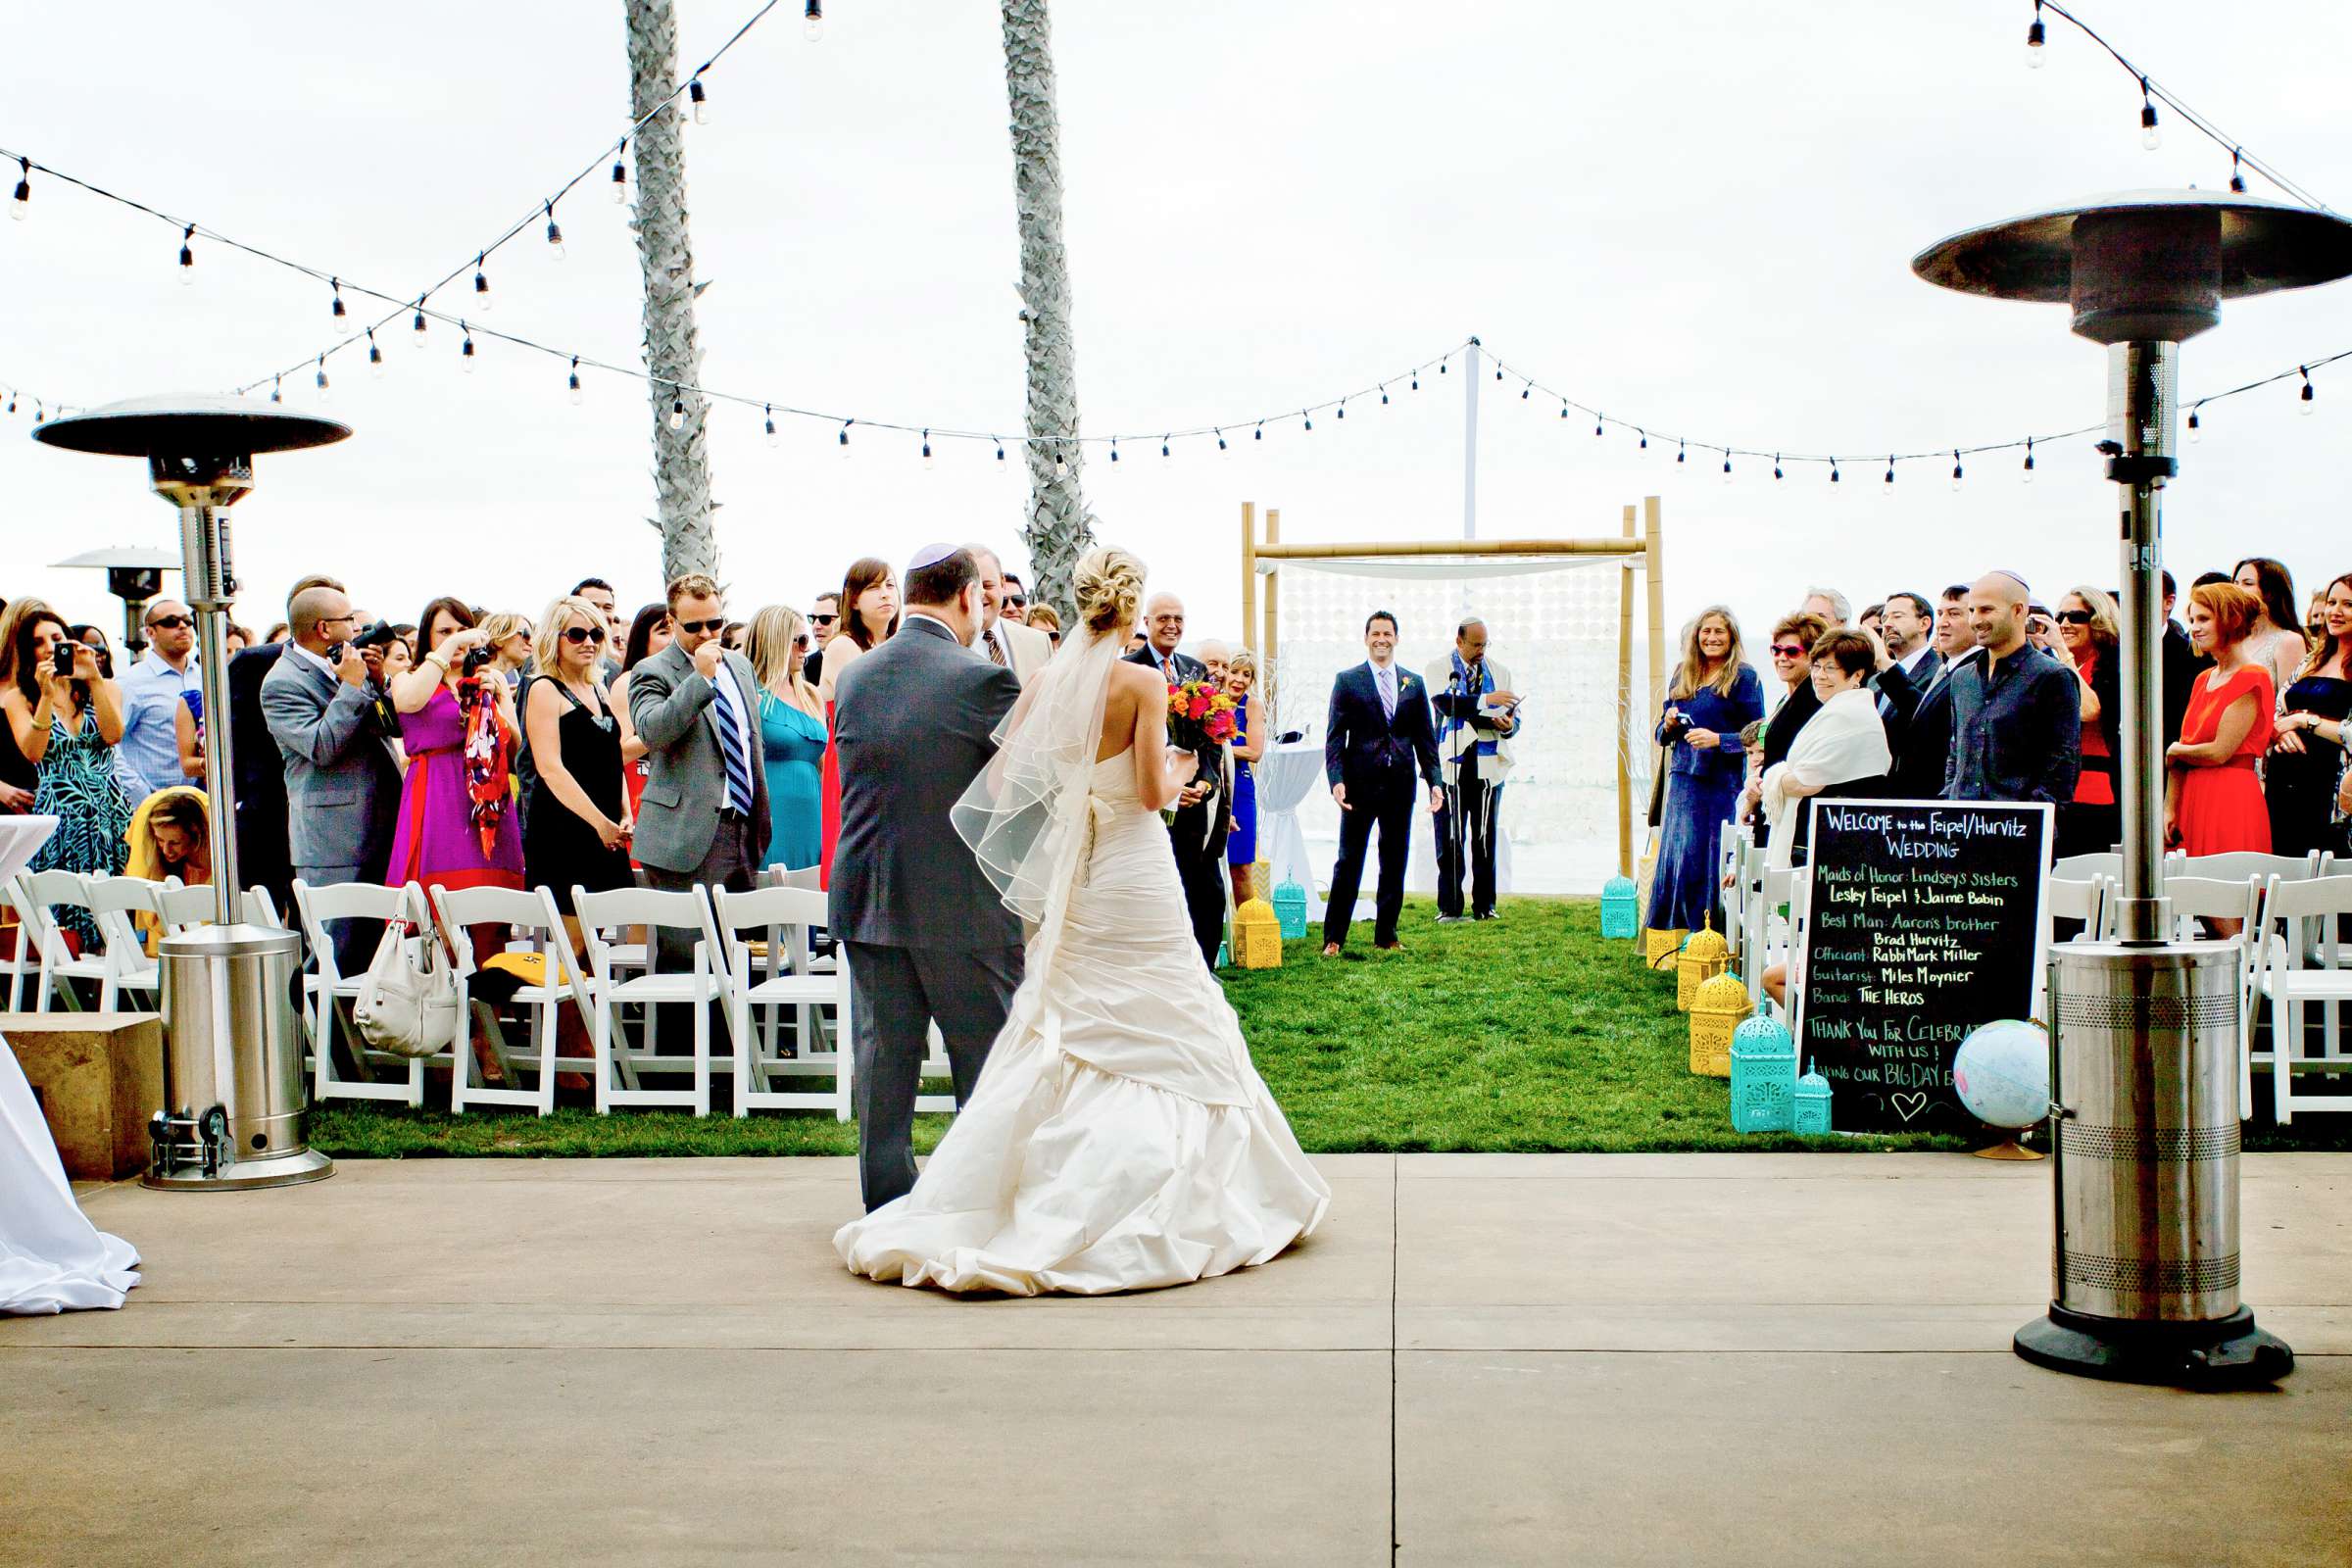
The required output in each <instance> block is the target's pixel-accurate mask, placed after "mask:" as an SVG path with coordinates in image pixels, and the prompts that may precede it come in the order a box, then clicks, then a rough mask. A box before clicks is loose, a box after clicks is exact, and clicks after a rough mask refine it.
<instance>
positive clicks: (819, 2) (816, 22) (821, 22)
mask: <svg viewBox="0 0 2352 1568" xmlns="http://www.w3.org/2000/svg"><path fill="white" fill-rule="evenodd" d="M824 35H825V0H809V3H808V5H806V6H805V7H803V8H802V10H801V36H802V37H804V38H806V39H808V40H809V42H810V43H814V42H816V40H817V39H819V38H822V37H823V36H824Z"/></svg>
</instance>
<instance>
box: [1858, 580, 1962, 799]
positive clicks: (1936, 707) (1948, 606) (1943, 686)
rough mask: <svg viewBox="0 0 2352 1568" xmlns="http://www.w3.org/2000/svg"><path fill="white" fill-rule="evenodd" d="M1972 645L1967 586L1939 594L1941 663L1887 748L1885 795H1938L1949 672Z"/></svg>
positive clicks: (1948, 727)
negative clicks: (1890, 754) (1889, 751)
mask: <svg viewBox="0 0 2352 1568" xmlns="http://www.w3.org/2000/svg"><path fill="white" fill-rule="evenodd" d="M1976 646H1977V641H1976V634H1975V633H1974V632H1972V631H1971V630H1969V625H1968V585H1967V584H1965V583H1957V584H1954V585H1953V586H1952V587H1949V588H1946V589H1945V590H1944V591H1943V593H1942V595H1941V596H1940V602H1939V603H1938V604H1937V605H1936V657H1937V658H1938V659H1940V660H1941V661H1942V663H1941V665H1940V667H1939V668H1937V669H1936V673H1935V675H1934V676H1933V677H1931V678H1930V680H1929V682H1928V685H1927V689H1926V690H1925V691H1923V692H1921V693H1920V694H1919V696H1918V700H1917V701H1915V702H1913V703H1912V705H1911V712H1910V716H1909V718H1908V720H1907V721H1906V722H1905V723H1904V725H1903V732H1902V740H1901V744H1900V745H1898V746H1895V747H1894V748H1893V751H1894V765H1893V766H1892V767H1891V768H1889V769H1888V770H1887V794H1889V795H1892V796H1894V797H1896V798H1897V799H1900V800H1906V801H1932V800H1935V799H1936V798H1937V797H1938V796H1940V795H1941V794H1942V793H1943V772H1944V763H1945V762H1946V761H1947V760H1950V757H1951V753H1952V670H1953V668H1954V666H1955V665H1957V664H1959V663H1960V662H1962V661H1963V660H1966V659H1969V658H1972V657H1974V656H1975V651H1976ZM1881 679H1882V682H1884V681H1885V676H1884V675H1882V677H1881ZM1881 689H1882V690H1884V689H1885V686H1884V684H1883V685H1882V688H1881Z"/></svg>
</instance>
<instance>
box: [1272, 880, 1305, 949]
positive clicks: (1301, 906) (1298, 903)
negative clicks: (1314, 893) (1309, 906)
mask: <svg viewBox="0 0 2352 1568" xmlns="http://www.w3.org/2000/svg"><path fill="white" fill-rule="evenodd" d="M1274 919H1275V923H1276V924H1278V925H1280V926H1281V927H1282V939H1283V941H1285V942H1295V941H1297V940H1298V939H1299V938H1300V937H1302V936H1304V935H1306V889H1304V888H1302V887H1300V886H1299V884H1298V883H1296V882H1285V883H1284V884H1282V886H1280V887H1278V888H1276V889H1275V890H1274Z"/></svg>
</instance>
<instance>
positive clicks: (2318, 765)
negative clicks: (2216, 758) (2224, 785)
mask: <svg viewBox="0 0 2352 1568" xmlns="http://www.w3.org/2000/svg"><path fill="white" fill-rule="evenodd" d="M2321 615H2322V616H2323V619H2322V621H2321V631H2322V635H2321V636H2320V637H2319V638H2318V639H2317V640H2315V641H2314V643H2313V644H2312V647H2311V651H2310V652H2309V653H2307V654H2306V655H2304V658H2303V664H2302V667H2301V668H2300V669H2298V670H2297V671H2296V672H2295V679H2294V682H2293V683H2292V684H2291V685H2289V686H2288V687H2287V688H2286V691H2285V693H2284V695H2282V696H2281V697H2280V698H2279V700H2278V707H2279V709H2280V710H2281V711H2280V713H2279V717H2278V727H2277V731H2276V733H2275V734H2274V735H2273V736H2272V739H2271V755H2270V756H2269V757H2268V758H2267V759H2265V770H2264V773H2263V795H2264V804H2265V805H2266V806H2267V807H2268V808H2269V809H2270V813H2271V853H2272V854H2273V855H2309V854H2310V853H2311V852H2312V851H2313V850H2329V851H2332V852H2334V853H2335V854H2337V855H2341V854H2343V853H2344V848H2345V846H2344V831H2343V824H2341V823H2339V822H2337V821H2336V820H2335V802H2336V794H2337V786H2338V782H2339V781H2340V780H2341V779H2342V777H2343V774H2344V726H2345V723H2346V721H2347V719H2352V573H2348V574H2346V575H2344V576H2341V577H2338V578H2336V579H2335V580H2334V581H2333V582H2331V583H2329V584H2328V585H2327V597H2326V599H2325V600H2324V601H2323V608H2322V610H2321Z"/></svg>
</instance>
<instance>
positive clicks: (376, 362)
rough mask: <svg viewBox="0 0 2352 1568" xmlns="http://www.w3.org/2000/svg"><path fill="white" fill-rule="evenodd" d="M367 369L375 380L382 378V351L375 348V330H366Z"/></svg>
mask: <svg viewBox="0 0 2352 1568" xmlns="http://www.w3.org/2000/svg"><path fill="white" fill-rule="evenodd" d="M368 372H369V373H370V374H372V375H373V376H374V377H375V378H376V379H377V380H379V381H380V380H382V379H383V377H384V351H383V350H382V349H379V348H377V347H376V346H375V328H374V327H372V326H371V327H369V328H368Z"/></svg>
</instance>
